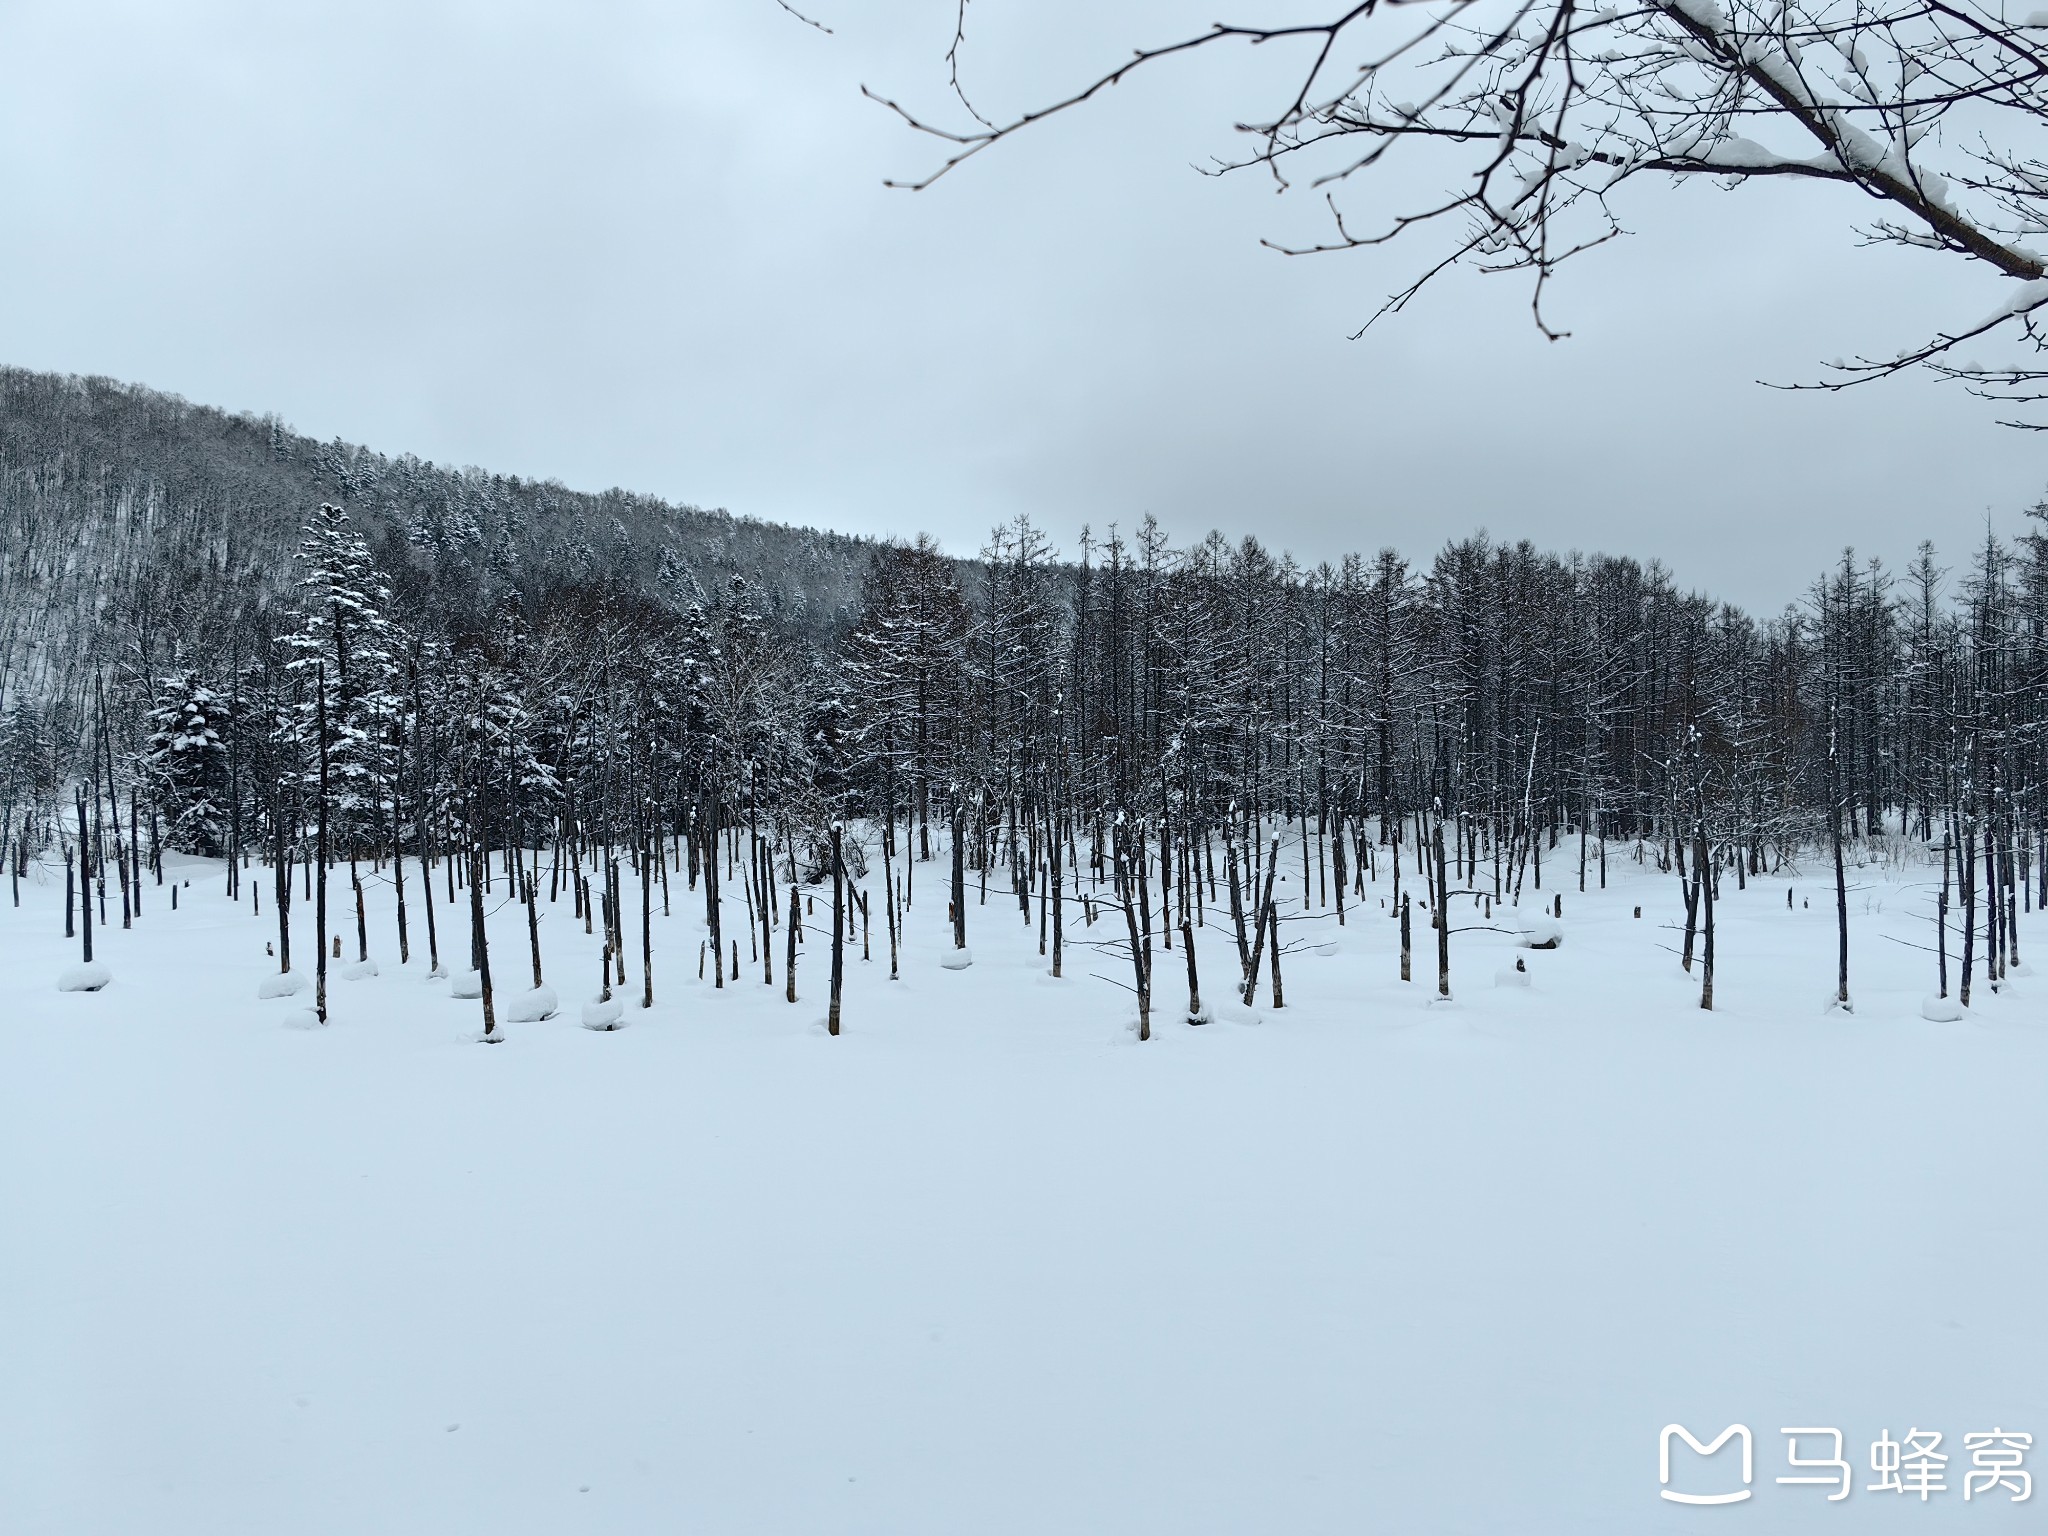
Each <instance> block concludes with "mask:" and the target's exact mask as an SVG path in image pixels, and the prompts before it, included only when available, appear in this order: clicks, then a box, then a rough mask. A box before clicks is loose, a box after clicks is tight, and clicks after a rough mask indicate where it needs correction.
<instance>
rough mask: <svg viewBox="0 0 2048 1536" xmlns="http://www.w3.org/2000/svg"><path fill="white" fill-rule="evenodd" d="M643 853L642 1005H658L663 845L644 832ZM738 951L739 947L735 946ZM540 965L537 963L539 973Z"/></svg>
mask: <svg viewBox="0 0 2048 1536" xmlns="http://www.w3.org/2000/svg"><path fill="white" fill-rule="evenodd" d="M641 836H642V838H643V839H644V841H643V844H642V847H641V852H640V1006H641V1007H642V1008H652V1007H653V1006H654V881H655V878H656V876H655V872H654V867H655V865H656V864H657V863H659V862H660V860H661V844H660V843H659V842H658V841H656V840H655V838H654V837H653V836H652V835H651V833H649V832H647V831H643V832H642V833H641ZM734 950H735V952H737V950H738V945H737V944H735V945H734ZM539 966H540V962H539V961H538V960H537V959H536V960H535V962H534V967H535V974H538V973H539ZM733 980H735V981H737V980H739V964H738V962H737V961H735V962H734V964H733Z"/></svg>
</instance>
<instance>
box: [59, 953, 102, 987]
mask: <svg viewBox="0 0 2048 1536" xmlns="http://www.w3.org/2000/svg"><path fill="white" fill-rule="evenodd" d="M113 979H114V973H113V972H112V971H110V970H108V969H107V967H106V965H105V964H104V963H103V962H102V961H98V960H88V961H86V962H85V963H84V964H82V965H67V966H65V967H64V969H63V970H62V971H60V972H58V974H57V990H58V991H59V992H97V991H99V989H100V988H101V987H104V986H105V985H106V984H107V983H108V982H110V981H112V980H113Z"/></svg>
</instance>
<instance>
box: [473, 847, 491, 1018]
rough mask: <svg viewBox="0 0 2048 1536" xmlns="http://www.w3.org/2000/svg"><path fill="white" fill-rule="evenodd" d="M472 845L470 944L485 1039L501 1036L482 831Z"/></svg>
mask: <svg viewBox="0 0 2048 1536" xmlns="http://www.w3.org/2000/svg"><path fill="white" fill-rule="evenodd" d="M471 838H472V841H471V843H470V845H469V929H470V947H471V948H472V949H474V950H475V951H476V977H477V983H478V985H479V986H480V987H481V989H482V992H483V1004H484V1039H485V1040H486V1041H490V1042H493V1043H495V1042H496V1040H497V1038H498V1015H497V1010H496V1008H495V1006H494V1000H493V998H492V996H491V941H490V934H489V933H488V932H487V931H486V929H485V926H484V865H485V863H486V859H485V855H484V851H483V842H482V839H481V834H480V833H477V832H472V833H471Z"/></svg>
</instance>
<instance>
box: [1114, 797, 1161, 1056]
mask: <svg viewBox="0 0 2048 1536" xmlns="http://www.w3.org/2000/svg"><path fill="white" fill-rule="evenodd" d="M1125 844H1126V838H1125V836H1124V829H1123V828H1122V826H1118V827H1117V829H1116V837H1115V843H1114V847H1113V850H1112V856H1113V857H1114V859H1115V861H1116V895H1117V902H1118V904H1119V905H1121V906H1122V907H1123V909H1124V927H1125V929H1126V931H1127V932H1128V933H1129V935H1130V945H1131V970H1132V972H1133V974H1134V977H1135V980H1136V982H1137V987H1136V990H1137V994H1138V1038H1139V1039H1140V1040H1150V1039H1151V1038H1152V963H1151V962H1152V957H1151V952H1150V951H1149V950H1147V949H1146V947H1145V943H1144V940H1143V939H1142V938H1141V937H1140V936H1139V933H1138V905H1137V893H1136V892H1135V891H1133V890H1132V889H1131V884H1132V877H1131V861H1130V856H1129V854H1128V852H1127V851H1126V847H1125ZM1139 878H1141V879H1142V878H1143V876H1142V875H1141V876H1140V877H1139Z"/></svg>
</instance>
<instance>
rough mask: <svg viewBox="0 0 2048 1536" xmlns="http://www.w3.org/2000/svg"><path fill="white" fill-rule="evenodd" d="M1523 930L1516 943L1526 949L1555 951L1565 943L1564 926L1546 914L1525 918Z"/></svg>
mask: <svg viewBox="0 0 2048 1536" xmlns="http://www.w3.org/2000/svg"><path fill="white" fill-rule="evenodd" d="M1521 928H1522V931H1521V934H1520V936H1519V937H1518V938H1516V940H1515V942H1516V943H1517V944H1519V945H1521V946H1522V948H1524V949H1555V948H1557V946H1558V945H1560V944H1562V943H1563V942H1564V924H1563V923H1562V922H1560V921H1559V920H1558V919H1557V918H1554V917H1551V916H1549V915H1547V914H1546V913H1542V912H1538V913H1535V914H1534V915H1531V916H1524V917H1523V918H1522V920H1521Z"/></svg>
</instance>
